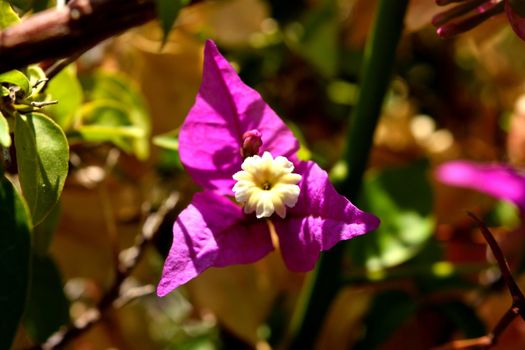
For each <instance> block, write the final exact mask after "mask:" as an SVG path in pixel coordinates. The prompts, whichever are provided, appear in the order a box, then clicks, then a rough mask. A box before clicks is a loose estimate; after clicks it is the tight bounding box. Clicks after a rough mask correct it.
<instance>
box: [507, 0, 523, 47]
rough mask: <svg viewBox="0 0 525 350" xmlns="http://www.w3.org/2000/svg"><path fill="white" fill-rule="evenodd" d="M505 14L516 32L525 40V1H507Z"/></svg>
mask: <svg viewBox="0 0 525 350" xmlns="http://www.w3.org/2000/svg"><path fill="white" fill-rule="evenodd" d="M505 13H506V14H507V17H508V19H509V22H510V25H511V27H512V29H513V30H514V32H515V33H516V34H517V35H518V36H519V37H520V38H521V39H522V40H525V1H523V0H505Z"/></svg>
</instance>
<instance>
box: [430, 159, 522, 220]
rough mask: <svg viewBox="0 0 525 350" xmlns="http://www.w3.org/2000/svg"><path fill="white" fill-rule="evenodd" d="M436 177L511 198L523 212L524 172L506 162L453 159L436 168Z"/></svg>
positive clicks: (457, 184)
mask: <svg viewBox="0 0 525 350" xmlns="http://www.w3.org/2000/svg"><path fill="white" fill-rule="evenodd" d="M436 178H437V179H438V180H439V181H441V182H443V183H445V184H448V185H453V186H458V187H464V188H470V189H473V190H476V191H479V192H483V193H486V194H488V195H490V196H492V197H495V198H498V199H503V200H506V201H510V202H512V203H514V204H515V205H516V206H517V207H518V208H519V209H520V210H521V211H522V212H525V211H524V210H525V176H524V175H523V174H520V173H518V172H517V171H516V170H515V169H513V168H511V167H510V166H508V165H504V164H483V163H475V162H471V161H465V160H458V161H452V162H448V163H445V164H443V165H441V166H439V167H438V168H437V170H436Z"/></svg>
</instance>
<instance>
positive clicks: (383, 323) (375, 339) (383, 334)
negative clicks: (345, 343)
mask: <svg viewBox="0 0 525 350" xmlns="http://www.w3.org/2000/svg"><path fill="white" fill-rule="evenodd" d="M416 310H417V304H416V302H415V301H414V298H413V297H412V296H411V295H409V294H408V293H406V292H403V291H398V290H391V291H386V292H383V293H380V294H378V295H376V296H375V298H374V300H373V302H372V305H371V307H370V310H369V312H368V314H367V315H366V317H365V320H364V321H365V328H364V329H365V333H364V337H363V338H362V339H361V340H360V341H359V342H358V343H357V344H356V345H355V346H354V348H355V349H356V350H365V349H367V350H368V349H378V348H379V346H380V345H381V344H384V343H385V341H387V340H388V338H390V337H391V336H392V335H393V334H394V332H395V331H396V330H397V329H398V328H399V327H401V326H402V325H403V323H404V322H406V321H407V320H408V319H409V317H410V316H412V315H413V314H414V313H415V312H416Z"/></svg>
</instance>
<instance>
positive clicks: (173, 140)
mask: <svg viewBox="0 0 525 350" xmlns="http://www.w3.org/2000/svg"><path fill="white" fill-rule="evenodd" d="M178 135H179V131H178V130H175V131H170V132H169V133H166V134H162V135H158V136H155V137H154V138H153V144H154V145H155V146H159V147H162V148H164V149H167V150H170V151H178V150H179V138H178Z"/></svg>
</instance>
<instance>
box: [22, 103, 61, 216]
mask: <svg viewBox="0 0 525 350" xmlns="http://www.w3.org/2000/svg"><path fill="white" fill-rule="evenodd" d="M15 146H16V157H17V160H18V172H19V177H20V185H21V187H22V191H23V193H24V197H25V199H26V201H27V203H28V205H29V208H30V210H31V216H32V218H33V223H34V225H38V224H39V223H40V222H41V221H42V220H44V219H45V217H46V216H47V215H48V214H49V212H50V211H51V210H53V207H54V206H55V205H56V203H57V202H58V199H59V197H60V193H61V192H62V188H63V187H64V182H65V180H66V176H67V171H68V161H69V147H68V144H67V140H66V137H65V135H64V132H63V131H62V129H60V127H59V126H58V125H57V124H56V123H55V122H54V121H52V120H51V119H50V118H48V117H46V116H45V115H43V114H40V113H33V114H26V115H20V116H19V117H18V118H17V121H16V127H15Z"/></svg>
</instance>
